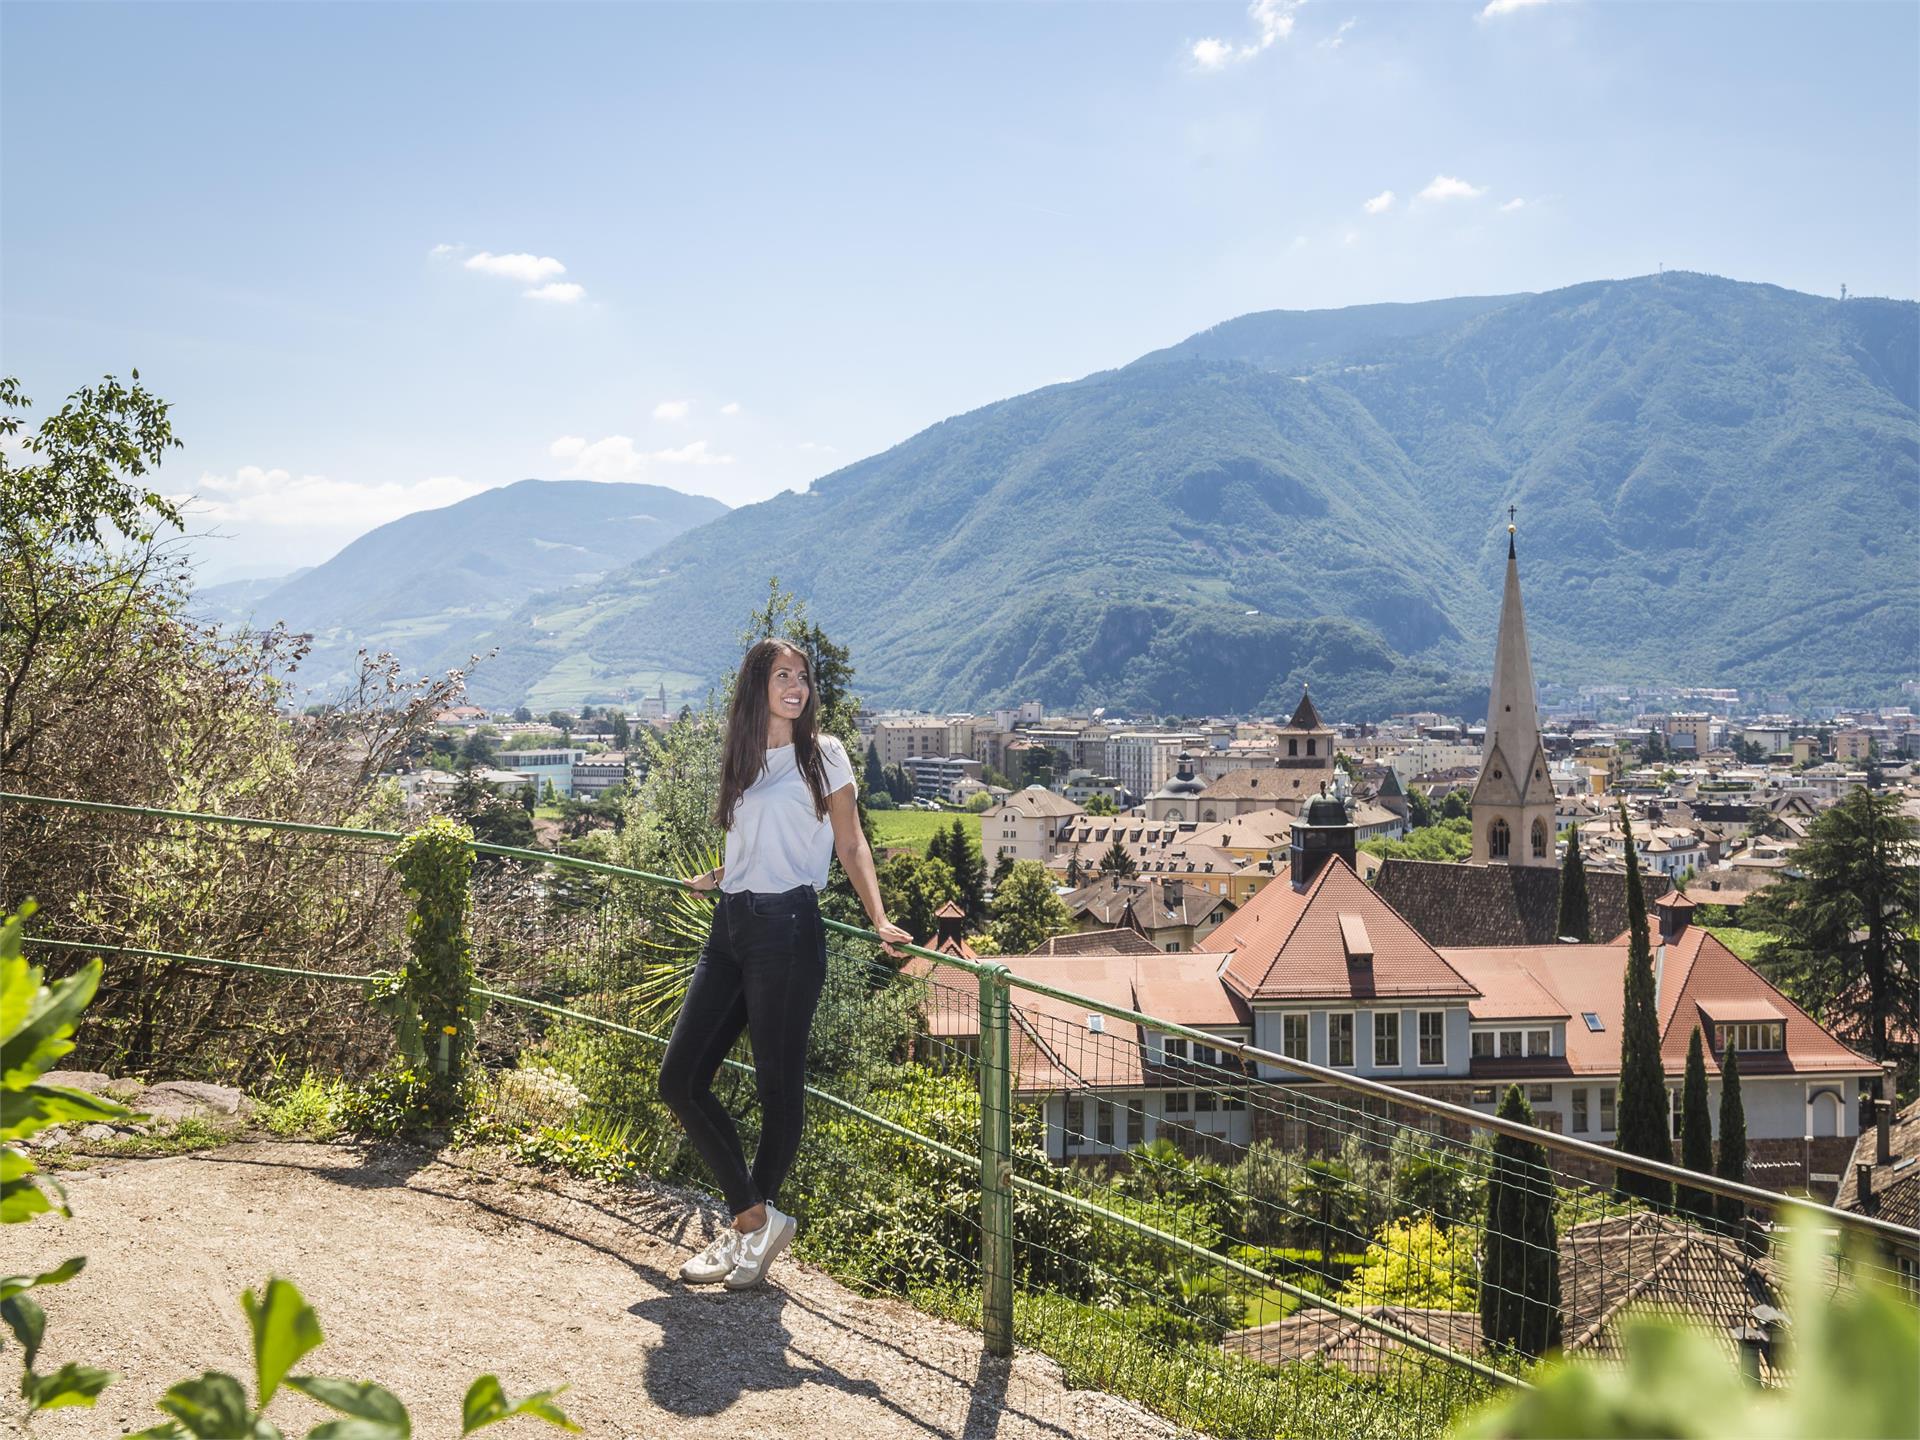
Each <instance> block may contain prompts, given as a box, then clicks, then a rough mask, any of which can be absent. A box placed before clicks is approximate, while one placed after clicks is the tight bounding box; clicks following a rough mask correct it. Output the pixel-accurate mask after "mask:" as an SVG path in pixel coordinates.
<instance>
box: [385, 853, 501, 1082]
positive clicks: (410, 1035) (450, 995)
mask: <svg viewBox="0 0 1920 1440" xmlns="http://www.w3.org/2000/svg"><path fill="white" fill-rule="evenodd" d="M393 868H394V869H395V870H397V871H398V872H399V874H400V878H401V880H402V881H404V882H405V884H406V887H407V891H408V893H409V894H410V895H412V896H413V914H411V915H410V916H408V917H407V941H408V954H407V965H406V970H405V971H404V974H403V977H402V983H401V984H400V985H399V986H397V987H389V988H388V989H387V990H385V992H384V993H380V994H378V995H377V998H379V999H382V1000H385V1001H386V1002H387V1004H388V1007H389V1012H390V1013H392V1014H394V1016H395V1020H396V1023H397V1025H398V1028H399V1031H400V1036H399V1039H400V1047H401V1050H402V1052H403V1053H404V1054H405V1055H406V1057H407V1058H408V1059H409V1060H411V1061H412V1062H414V1064H416V1065H420V1066H423V1067H424V1068H425V1069H426V1070H427V1072H428V1073H429V1076H430V1078H429V1081H428V1093H429V1096H430V1098H431V1100H432V1103H433V1107H434V1109H435V1111H436V1114H437V1116H439V1117H444V1116H447V1115H451V1114H452V1113H453V1112H454V1111H455V1110H456V1109H457V1108H458V1105H459V1097H460V1082H461V1078H462V1076H463V1075H464V1074H465V1073H466V1061H467V1051H468V1050H469V1049H470V1048H471V1047H472V1044H473V1027H474V1021H475V1019H476V1015H475V1013H474V1011H475V1006H474V1000H473V994H472V991H473V937H472V935H471V934H470V933H469V931H468V926H467V912H468V907H467V894H468V889H469V885H470V882H471V880H472V877H473V832H472V831H471V830H469V829H467V828H466V826H464V825H456V824H455V823H454V822H453V821H451V820H449V819H447V818H446V817H445V816H439V815H437V816H435V817H434V818H433V819H431V820H429V821H427V823H426V824H424V825H422V826H421V827H420V828H419V829H418V830H415V831H414V832H413V833H411V834H410V835H408V836H407V837H406V839H404V840H402V841H401V842H400V843H399V844H398V845H396V846H395V847H394V851H393Z"/></svg>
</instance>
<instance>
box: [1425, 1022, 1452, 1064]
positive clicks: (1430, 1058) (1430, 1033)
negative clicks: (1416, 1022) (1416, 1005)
mask: <svg viewBox="0 0 1920 1440" xmlns="http://www.w3.org/2000/svg"><path fill="white" fill-rule="evenodd" d="M1420 1063H1421V1064H1422V1065H1444V1064H1446V1063H1447V1017H1446V1013H1445V1012H1444V1011H1441V1010H1422V1011H1421V1012H1420Z"/></svg>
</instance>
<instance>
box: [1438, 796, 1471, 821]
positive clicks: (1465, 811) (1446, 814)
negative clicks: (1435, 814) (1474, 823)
mask: <svg viewBox="0 0 1920 1440" xmlns="http://www.w3.org/2000/svg"><path fill="white" fill-rule="evenodd" d="M1440 818H1441V819H1442V820H1471V819H1472V818H1473V807H1472V806H1470V805H1468V804H1467V792H1466V791H1464V790H1449V791H1448V792H1447V798H1446V799H1444V800H1442V801H1441V802H1440Z"/></svg>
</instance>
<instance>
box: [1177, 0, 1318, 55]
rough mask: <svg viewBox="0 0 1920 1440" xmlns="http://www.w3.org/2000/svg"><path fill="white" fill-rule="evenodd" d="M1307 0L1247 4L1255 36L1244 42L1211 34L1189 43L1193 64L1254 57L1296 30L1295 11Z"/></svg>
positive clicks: (1258, 0)
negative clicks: (1294, 25)
mask: <svg viewBox="0 0 1920 1440" xmlns="http://www.w3.org/2000/svg"><path fill="white" fill-rule="evenodd" d="M1304 4H1306V0H1253V3H1252V4H1251V5H1249V6H1247V18H1248V19H1249V20H1251V21H1252V22H1253V31H1254V35H1253V39H1251V40H1249V41H1247V42H1246V43H1245V44H1244V45H1234V44H1232V43H1231V42H1229V41H1226V40H1219V39H1215V38H1213V37H1211V36H1210V37H1208V38H1207V39H1205V40H1196V41H1194V42H1193V44H1192V45H1191V46H1190V47H1188V51H1187V53H1188V54H1189V55H1191V56H1192V57H1193V63H1194V66H1195V67H1196V68H1197V69H1201V70H1224V69H1225V68H1226V67H1227V66H1228V65H1230V64H1233V63H1234V62H1236V61H1240V60H1251V59H1252V58H1253V57H1254V56H1256V55H1258V54H1259V53H1260V52H1261V51H1263V50H1267V49H1270V48H1271V47H1272V46H1274V45H1277V44H1278V43H1279V42H1280V41H1282V40H1285V39H1287V38H1288V37H1289V36H1290V35H1292V34H1293V17H1294V12H1295V11H1297V10H1298V9H1299V8H1300V7H1301V6H1302V5H1304Z"/></svg>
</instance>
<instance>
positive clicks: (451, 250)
mask: <svg viewBox="0 0 1920 1440" xmlns="http://www.w3.org/2000/svg"><path fill="white" fill-rule="evenodd" d="M466 248H467V247H466V246H465V245H462V244H460V243H459V242H458V241H455V242H454V243H453V244H451V245H449V244H447V243H446V242H445V241H442V242H441V243H440V244H438V245H436V246H434V247H433V249H431V250H429V251H428V252H427V254H429V255H431V256H432V257H433V258H434V259H436V260H444V259H446V258H447V256H449V255H458V254H459V253H460V252H461V251H462V250H464V249H466Z"/></svg>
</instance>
